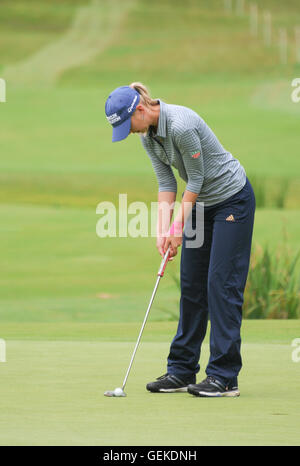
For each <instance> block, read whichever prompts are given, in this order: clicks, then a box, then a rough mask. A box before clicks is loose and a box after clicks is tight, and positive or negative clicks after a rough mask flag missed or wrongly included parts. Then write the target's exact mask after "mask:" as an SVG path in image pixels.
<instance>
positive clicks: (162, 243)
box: [156, 236, 174, 261]
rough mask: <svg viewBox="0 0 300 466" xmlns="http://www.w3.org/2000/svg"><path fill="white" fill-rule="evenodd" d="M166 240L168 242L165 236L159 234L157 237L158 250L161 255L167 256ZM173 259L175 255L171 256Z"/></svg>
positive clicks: (170, 259) (170, 258)
mask: <svg viewBox="0 0 300 466" xmlns="http://www.w3.org/2000/svg"><path fill="white" fill-rule="evenodd" d="M165 242H166V237H165V236H157V238H156V247H157V250H158V252H159V254H160V255H161V257H165V253H164V246H165ZM173 259H174V257H169V261H172V260H173Z"/></svg>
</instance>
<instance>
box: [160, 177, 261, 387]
mask: <svg viewBox="0 0 300 466" xmlns="http://www.w3.org/2000/svg"><path fill="white" fill-rule="evenodd" d="M254 212H255V196H254V192H253V189H252V187H251V184H250V182H249V180H248V178H247V181H246V184H245V186H244V188H243V189H242V190H241V191H239V192H238V193H237V194H235V195H233V196H231V197H230V198H229V199H227V200H226V201H223V202H221V203H219V204H216V205H214V206H211V207H205V206H204V242H203V244H202V246H200V247H198V248H190V247H186V241H191V240H192V239H191V238H187V237H186V236H185V235H183V240H182V250H181V262H180V284H181V297H180V317H179V322H178V328H177V333H176V335H175V337H174V339H173V341H172V343H171V347H170V353H169V356H168V366H167V367H168V372H169V373H170V374H174V375H177V376H178V377H182V378H188V379H190V378H193V376H195V374H197V373H198V372H199V370H200V365H199V358H200V350H201V344H202V342H203V339H204V337H205V334H206V330H207V322H208V317H209V319H210V324H211V329H210V358H209V362H208V365H207V367H206V374H207V375H212V376H214V377H215V378H217V379H219V380H220V381H221V382H223V383H225V384H226V385H235V384H237V377H238V374H239V371H240V369H241V367H242V359H241V352H240V349H241V335H240V329H241V322H242V306H243V299H244V298H243V295H244V289H245V285H246V280H247V275H248V270H249V260H250V252H251V242H252V232H253V223H254ZM191 215H192V222H193V228H194V227H196V223H195V217H196V206H194V207H193V210H192V213H191ZM202 227H203V225H202Z"/></svg>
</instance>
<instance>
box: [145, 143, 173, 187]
mask: <svg viewBox="0 0 300 466" xmlns="http://www.w3.org/2000/svg"><path fill="white" fill-rule="evenodd" d="M144 147H145V145H144ZM145 149H146V152H147V154H148V156H149V158H150V160H151V163H152V166H153V169H154V171H155V174H156V178H157V181H158V190H159V192H160V191H171V192H174V193H177V181H176V178H175V176H174V173H173V170H172V168H171V167H170V165H167V164H166V163H164V162H162V161H161V160H160V159H159V158H158V157H157V156H156V155H155V154H153V153H152V152H151V151H150V150H148V148H147V147H145Z"/></svg>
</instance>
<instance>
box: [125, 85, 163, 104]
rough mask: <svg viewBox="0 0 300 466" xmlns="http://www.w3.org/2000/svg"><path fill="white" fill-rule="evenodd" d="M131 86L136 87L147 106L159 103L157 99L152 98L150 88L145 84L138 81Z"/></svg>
mask: <svg viewBox="0 0 300 466" xmlns="http://www.w3.org/2000/svg"><path fill="white" fill-rule="evenodd" d="M129 87H132V89H135V90H136V91H137V92H138V93H139V94H140V96H141V102H142V104H144V105H146V106H147V107H151V106H153V105H157V103H158V102H157V99H152V98H151V96H150V93H149V90H148V89H147V87H146V86H145V85H144V84H142V83H139V82H136V83H131V84H130V85H129Z"/></svg>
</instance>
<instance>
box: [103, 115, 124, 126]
mask: <svg viewBox="0 0 300 466" xmlns="http://www.w3.org/2000/svg"><path fill="white" fill-rule="evenodd" d="M106 118H107V120H108V121H109V123H110V124H111V125H113V124H114V123H117V121H120V120H121V117H120V116H119V115H118V114H117V113H113V114H112V115H110V116H107V117H106Z"/></svg>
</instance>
